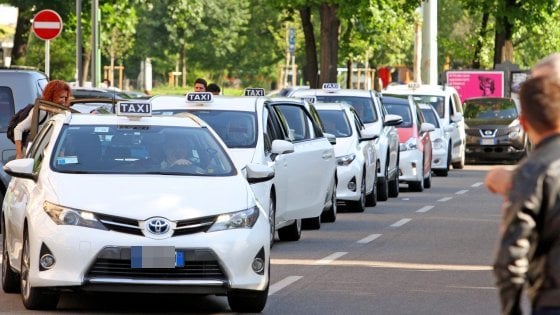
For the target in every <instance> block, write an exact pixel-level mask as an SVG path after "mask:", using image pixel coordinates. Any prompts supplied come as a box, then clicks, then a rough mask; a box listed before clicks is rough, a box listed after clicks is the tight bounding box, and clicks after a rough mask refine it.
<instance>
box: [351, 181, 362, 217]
mask: <svg viewBox="0 0 560 315" xmlns="http://www.w3.org/2000/svg"><path fill="white" fill-rule="evenodd" d="M350 206H351V207H352V208H351V210H352V212H364V211H365V210H366V178H365V175H362V180H361V181H360V199H359V200H358V201H351V202H350Z"/></svg>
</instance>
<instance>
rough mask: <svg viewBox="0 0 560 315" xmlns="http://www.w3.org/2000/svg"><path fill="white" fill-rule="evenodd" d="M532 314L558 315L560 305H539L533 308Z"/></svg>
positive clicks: (559, 314)
mask: <svg viewBox="0 0 560 315" xmlns="http://www.w3.org/2000/svg"><path fill="white" fill-rule="evenodd" d="M532 315H560V307H539V308H536V309H534V310H533V312H532Z"/></svg>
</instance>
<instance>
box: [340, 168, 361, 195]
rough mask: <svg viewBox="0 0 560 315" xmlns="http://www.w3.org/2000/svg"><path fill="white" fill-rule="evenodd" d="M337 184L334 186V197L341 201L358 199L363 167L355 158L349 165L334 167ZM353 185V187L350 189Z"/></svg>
mask: <svg viewBox="0 0 560 315" xmlns="http://www.w3.org/2000/svg"><path fill="white" fill-rule="evenodd" d="M336 172H337V176H338V184H337V186H336V199H337V200H343V201H357V200H360V196H361V190H360V183H361V181H362V176H363V175H362V174H363V169H362V168H361V165H360V164H359V163H357V162H356V161H355V160H354V161H353V162H352V163H350V164H349V165H345V166H342V165H338V166H337V167H336ZM352 187H354V189H351V188H352Z"/></svg>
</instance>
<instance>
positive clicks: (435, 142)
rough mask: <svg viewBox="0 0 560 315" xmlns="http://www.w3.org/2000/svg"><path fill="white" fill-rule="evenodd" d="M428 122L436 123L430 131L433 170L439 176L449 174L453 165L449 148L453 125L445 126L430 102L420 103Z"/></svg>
mask: <svg viewBox="0 0 560 315" xmlns="http://www.w3.org/2000/svg"><path fill="white" fill-rule="evenodd" d="M418 107H420V110H421V111H422V114H423V115H424V119H425V120H426V122H428V123H430V124H432V125H434V128H435V129H434V130H433V131H430V140H432V171H433V172H434V174H435V175H437V176H447V175H448V173H449V168H450V166H451V150H449V149H448V146H449V138H450V137H451V133H452V132H453V127H452V126H449V125H448V126H445V127H444V126H443V124H442V123H441V120H440V118H439V117H438V113H437V112H436V110H435V108H434V107H433V106H432V105H429V104H422V103H421V104H418Z"/></svg>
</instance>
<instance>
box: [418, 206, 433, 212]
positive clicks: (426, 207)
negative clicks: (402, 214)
mask: <svg viewBox="0 0 560 315" xmlns="http://www.w3.org/2000/svg"><path fill="white" fill-rule="evenodd" d="M433 207H434V206H423V207H422V208H420V209H418V210H416V212H428V211H430V210H432V208H433Z"/></svg>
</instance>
